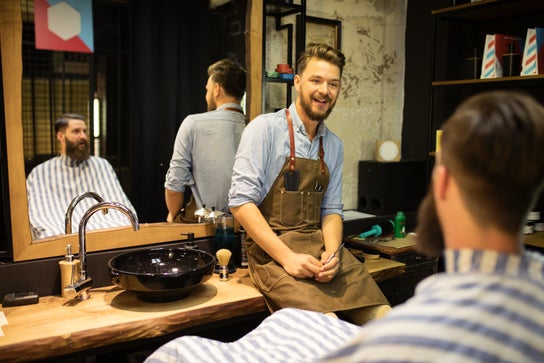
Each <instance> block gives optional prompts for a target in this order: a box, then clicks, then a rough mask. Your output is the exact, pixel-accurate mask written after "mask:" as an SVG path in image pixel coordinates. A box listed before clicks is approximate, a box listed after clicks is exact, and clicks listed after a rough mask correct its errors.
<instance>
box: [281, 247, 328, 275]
mask: <svg viewBox="0 0 544 363" xmlns="http://www.w3.org/2000/svg"><path fill="white" fill-rule="evenodd" d="M322 265H323V264H322V263H321V262H319V261H318V260H317V259H316V258H315V257H313V256H311V255H306V254H302V253H291V254H289V256H288V257H287V258H286V259H285V260H284V261H283V269H284V270H285V272H287V273H288V274H289V275H291V276H293V277H297V278H299V279H304V278H314V277H315V276H316V275H317V274H318V273H319V271H321V266H322Z"/></svg>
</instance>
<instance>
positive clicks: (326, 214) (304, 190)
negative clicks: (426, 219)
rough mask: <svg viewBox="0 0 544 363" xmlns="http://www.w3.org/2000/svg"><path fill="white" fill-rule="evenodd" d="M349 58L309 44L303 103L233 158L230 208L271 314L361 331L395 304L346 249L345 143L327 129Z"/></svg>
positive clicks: (265, 124) (250, 135) (256, 133)
mask: <svg viewBox="0 0 544 363" xmlns="http://www.w3.org/2000/svg"><path fill="white" fill-rule="evenodd" d="M344 65H345V56H344V55H343V54H342V53H341V52H340V51H338V50H336V49H334V48H332V47H330V46H328V45H324V44H310V45H309V46H308V48H307V49H306V51H305V52H303V53H302V55H301V56H300V58H299V60H298V66H297V72H298V73H297V74H296V75H295V78H294V86H295V89H296V91H297V98H296V100H295V102H294V103H293V104H291V106H290V107H289V108H288V109H282V110H280V111H278V112H276V113H270V114H265V115H261V116H258V117H257V118H255V119H254V120H253V121H252V122H250V123H249V125H248V126H247V127H246V129H245V131H244V133H243V135H242V140H241V141H240V145H239V148H238V151H237V154H236V158H235V162H234V169H233V176H232V185H231V189H230V191H229V207H230V209H231V211H232V213H233V215H234V217H235V218H236V219H237V220H238V221H239V222H240V223H241V224H242V226H243V227H244V229H245V230H246V232H247V234H248V237H249V238H248V239H249V240H250V244H249V246H248V260H249V268H250V272H251V277H252V279H253V281H254V283H255V284H256V286H257V287H258V288H259V289H260V290H261V292H262V293H263V295H264V296H265V299H266V302H267V305H268V307H269V309H270V310H271V311H276V310H279V309H281V308H284V307H297V308H301V309H306V310H313V311H319V312H324V313H333V312H334V313H336V314H338V315H340V316H341V317H344V318H346V319H347V320H349V321H351V322H353V323H355V324H363V323H365V322H367V321H368V320H371V319H374V318H376V317H380V316H382V315H384V314H385V313H387V312H388V311H389V310H390V306H389V305H388V301H387V299H386V298H385V296H384V295H383V294H382V292H381V291H380V289H379V288H378V286H377V285H376V283H375V281H374V280H373V279H372V277H371V276H370V274H369V273H368V271H367V270H366V268H365V267H364V265H363V264H362V263H361V262H359V261H358V260H357V259H356V258H355V257H354V256H353V255H352V254H351V253H350V252H349V251H348V250H347V249H340V250H339V251H338V253H337V254H336V255H335V256H334V257H333V258H332V259H331V260H330V261H329V262H327V259H328V258H329V257H330V255H331V254H333V252H335V251H336V250H337V249H338V248H339V246H340V244H341V243H342V236H343V232H342V228H343V224H342V208H343V204H342V167H343V156H344V150H343V144H342V141H341V140H340V139H339V138H338V137H337V136H336V135H335V134H333V133H332V132H331V131H330V130H329V129H328V128H327V127H326V126H325V123H324V120H325V119H326V118H327V116H328V115H329V114H330V112H331V111H332V109H333V107H334V104H335V103H336V100H337V97H338V94H339V92H340V85H341V76H342V70H343V67H344Z"/></svg>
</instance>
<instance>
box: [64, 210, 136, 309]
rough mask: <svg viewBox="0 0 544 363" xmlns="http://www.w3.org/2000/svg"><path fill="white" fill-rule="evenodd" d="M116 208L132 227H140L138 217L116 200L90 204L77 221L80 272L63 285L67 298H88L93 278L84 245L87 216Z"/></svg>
mask: <svg viewBox="0 0 544 363" xmlns="http://www.w3.org/2000/svg"><path fill="white" fill-rule="evenodd" d="M109 208H111V209H116V210H118V211H120V212H122V213H123V214H124V215H126V216H127V218H128V219H129V220H130V223H131V224H132V229H133V230H135V231H137V230H139V229H140V224H139V222H138V217H136V215H134V213H133V212H132V211H131V210H130V209H128V208H127V207H126V206H124V205H123V204H121V203H117V202H100V203H98V204H95V205H93V206H91V207H90V208H89V209H88V210H87V211H86V212H85V214H84V215H83V217H81V222H79V263H80V272H79V280H78V281H76V282H74V283H73V284H71V285H69V286H66V287H64V294H65V296H66V297H67V298H68V299H73V298H76V297H77V298H78V299H79V300H87V299H88V298H90V297H91V296H90V294H89V290H90V288H91V286H92V284H93V279H92V278H90V277H88V276H87V247H86V228H87V221H88V220H89V218H90V217H91V216H92V215H93V214H94V213H96V212H98V211H99V210H107V209H109Z"/></svg>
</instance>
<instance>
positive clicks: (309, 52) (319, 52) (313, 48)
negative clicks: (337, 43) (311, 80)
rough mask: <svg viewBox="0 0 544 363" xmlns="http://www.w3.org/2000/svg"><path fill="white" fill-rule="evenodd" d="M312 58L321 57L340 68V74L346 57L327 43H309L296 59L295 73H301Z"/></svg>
mask: <svg viewBox="0 0 544 363" xmlns="http://www.w3.org/2000/svg"><path fill="white" fill-rule="evenodd" d="M312 58H317V59H322V60H324V61H327V62H329V63H332V64H334V65H335V66H337V67H338V68H340V75H342V71H343V70H344V66H345V65H346V57H345V56H344V54H343V53H342V52H341V51H339V50H338V49H336V48H333V47H331V46H330V45H327V44H319V43H310V44H308V46H307V47H306V50H305V51H304V52H302V53H301V54H300V56H299V58H298V61H297V73H298V74H302V73H303V72H304V70H305V69H306V66H307V65H308V62H309V61H310V59H312Z"/></svg>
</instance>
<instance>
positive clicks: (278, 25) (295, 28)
mask: <svg viewBox="0 0 544 363" xmlns="http://www.w3.org/2000/svg"><path fill="white" fill-rule="evenodd" d="M263 13H264V14H263V15H264V16H263V23H264V24H263V35H262V44H263V47H262V59H263V62H262V75H263V81H262V100H261V101H262V102H261V111H262V112H263V113H265V112H271V111H274V110H273V109H271V108H270V107H267V101H270V96H271V95H270V93H271V92H268V90H267V89H268V88H269V87H270V86H271V85H273V84H277V85H280V86H281V85H285V89H284V93H285V97H284V100H285V102H284V105H281V106H282V107H283V106H285V107H289V105H290V104H291V99H292V87H293V81H292V80H285V79H280V78H272V77H267V76H266V72H267V71H273V70H274V69H275V67H276V65H275V64H268V63H267V61H266V60H267V59H268V57H267V49H266V48H267V47H266V44H267V40H268V39H267V34H266V33H267V26H266V21H267V19H274V22H275V30H276V31H278V32H279V31H285V32H287V36H286V38H287V42H286V54H287V57H286V59H284V60H282V61H283V63H288V64H289V65H291V67H292V68H295V62H296V57H297V55H298V54H299V52H300V51H301V50H302V49H303V48H304V43H305V39H306V36H305V28H306V26H305V23H306V0H299V1H297V2H296V3H295V2H294V1H293V0H287V1H280V0H265V1H264V7H263ZM285 19H290V20H291V21H289V22H284V20H285ZM293 39H294V41H293ZM268 41H269V40H268ZM278 106H279V105H278Z"/></svg>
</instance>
